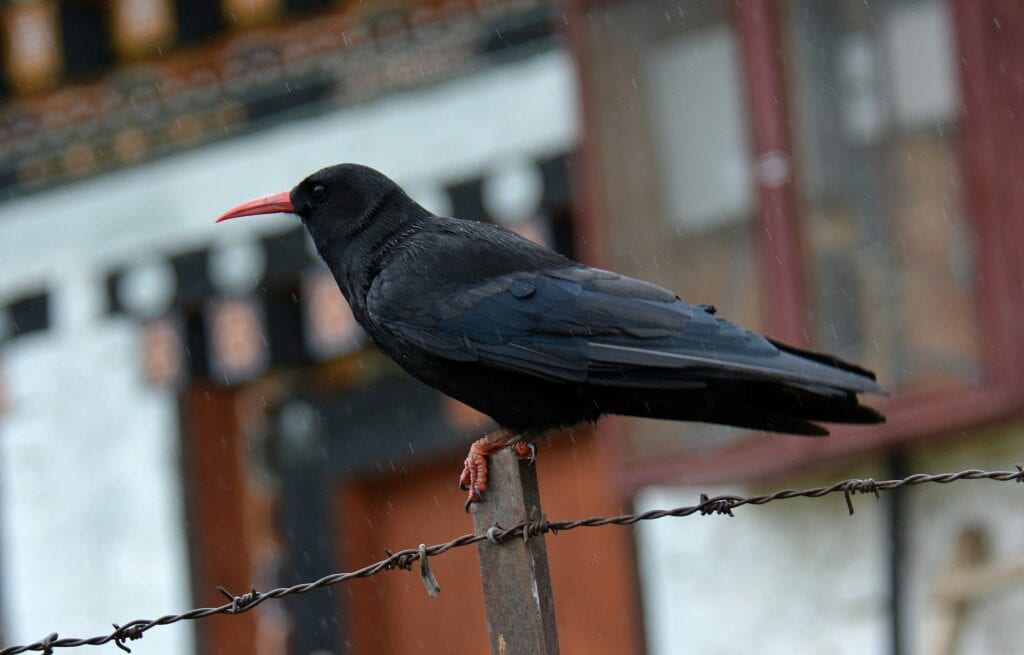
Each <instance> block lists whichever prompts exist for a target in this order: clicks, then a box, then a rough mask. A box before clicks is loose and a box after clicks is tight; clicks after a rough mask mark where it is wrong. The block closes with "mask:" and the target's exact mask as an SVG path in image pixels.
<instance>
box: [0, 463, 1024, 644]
mask: <svg viewBox="0 0 1024 655" xmlns="http://www.w3.org/2000/svg"><path fill="white" fill-rule="evenodd" d="M960 480H991V481H994V482H1024V468H1022V467H1021V465H1020V464H1018V465H1017V466H1016V470H1015V471H985V470H982V469H968V470H965V471H960V472H958V473H939V474H935V475H927V474H924V473H915V474H913V475H908V476H907V477H905V478H902V479H898V480H874V479H871V478H852V479H848V480H841V481H839V482H835V483H833V484H830V485H825V486H821V487H814V488H810V489H782V490H780V491H775V492H773V493H770V494H763V495H759V496H733V495H723V496H714V497H708V496H707V495H705V494H701V496H700V502H699V503H698V504H696V505H685V506H682V507H674V508H671V509H652V510H647V511H646V512H640V513H636V514H620V515H618V516H591V517H587V518H582V519H575V520H562V521H548V520H547V519H545V518H543V517H542V518H540V519H537V520H534V521H524V522H522V523H519V524H517V525H514V526H512V527H509V528H502V527H500V526H493V527H491V528H489V529H488V530H487V531H486V532H484V533H482V534H473V533H469V534H464V535H462V536H459V537H456V538H454V539H452V540H451V541H448V542H445V543H441V544H435V545H433V546H426V547H424V546H423V545H420V546H419V547H418V548H407V549H405V550H400V551H397V552H392V551H391V550H389V549H385V553H386V554H387V557H385V558H384V559H382V560H379V561H377V562H374V563H372V564H368V565H366V566H364V567H363V568H361V569H356V570H355V571H348V572H343V573H332V574H330V575H325V576H324V577H322V578H320V579H319V580H314V581H312V582H304V583H300V584H296V585H292V586H290V587H278V588H276V589H271V590H270V591H257V590H256V588H255V587H252V588H251V589H250V591H249V592H247V593H245V594H243V595H241V596H234V595H232V594H231V593H230V592H229V591H228V590H227V589H225V588H223V587H218V590H219V591H220V592H221V593H222V594H224V595H225V596H226V597H227V598H228V599H229V600H228V602H226V603H224V604H223V605H220V606H217V607H199V608H195V609H191V610H188V611H187V612H182V613H181V614H166V615H164V616H161V617H159V618H155V619H135V620H133V621H129V622H127V623H125V624H123V625H118V624H117V623H115V624H113V626H114V630H113V631H112V632H110V633H108V634H103V635H97V636H95V637H89V638H86V639H79V638H70V637H64V638H62V637H59V635H58V634H57V633H56V632H54V633H51V634H49V635H47V636H46V637H45V638H43V639H40V640H39V641H36V642H33V643H31V644H25V645H21V646H9V647H7V648H4V649H3V650H0V655H16V654H17V653H24V652H27V651H40V652H42V653H46V654H47V655H51V654H52V653H53V650H54V649H55V648H76V647H79V646H102V645H104V644H108V643H110V642H113V643H114V644H115V645H116V646H117V647H118V648H120V649H121V650H123V651H125V652H129V653H130V652H131V650H130V649H129V648H128V646H126V645H125V642H126V641H134V640H137V639H141V638H142V636H143V634H144V633H145V632H147V631H149V630H151V629H153V628H155V627H157V626H161V625H171V624H173V623H178V622H179V621H195V620H199V619H204V618H207V617H209V616H214V615H217V614H241V613H243V612H248V611H249V610H251V609H253V608H255V607H258V606H259V605H261V604H262V603H264V602H266V601H268V600H271V599H277V598H282V597H284V596H294V595H298V594H305V593H308V592H310V591H313V590H314V589H320V588H322V587H329V586H332V585H336V584H340V583H342V582H346V581H348V580H354V579H356V578H368V577H370V576H373V575H377V574H378V573H380V572H382V571H387V570H390V569H407V570H408V569H411V568H412V564H413V562H416V561H418V560H421V557H422V558H423V559H424V560H425V558H426V557H435V556H437V555H441V554H443V553H446V552H448V551H449V550H452V549H453V548H461V547H463V546H469V545H472V544H475V543H479V542H481V541H490V542H492V543H494V544H500V543H501V542H503V541H505V540H507V539H510V538H512V537H521V538H522V539H523V540H524V541H527V540H529V539H530V538H532V537H536V536H538V535H543V534H547V533H551V534H556V533H558V532H564V531H567V530H574V529H576V528H594V527H600V526H604V525H634V524H636V523H638V522H640V521H652V520H656V519H662V518H666V517H684V516H692V515H694V514H697V515H701V516H707V515H711V514H723V515H727V516H732V515H733V510H735V509H736V508H739V507H742V506H744V505H766V504H768V503H770V502H773V501H776V500H788V499H792V498H821V497H823V496H827V495H831V494H836V493H842V494H843V495H844V497H845V500H846V506H847V509H848V511H849V513H850V514H853V509H854V508H853V501H852V496H853V495H854V494H858V493H860V494H868V493H870V494H874V495H875V496H876V497H877V496H878V495H879V493H880V492H882V491H893V490H895V489H899V488H902V487H909V486H915V485H921V484H930V483H934V484H949V483H951V482H957V481H960ZM421 565H423V566H422V573H421V574H422V575H423V577H424V580H426V579H427V576H428V575H429V568H428V567H426V566H425V561H421ZM430 577H432V576H430ZM434 584H436V582H435V583H434ZM428 590H429V586H428Z"/></svg>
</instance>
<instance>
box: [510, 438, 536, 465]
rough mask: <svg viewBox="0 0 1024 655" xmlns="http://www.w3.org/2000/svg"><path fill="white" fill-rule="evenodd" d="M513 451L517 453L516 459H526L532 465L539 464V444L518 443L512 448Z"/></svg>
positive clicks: (530, 442) (529, 442)
mask: <svg viewBox="0 0 1024 655" xmlns="http://www.w3.org/2000/svg"><path fill="white" fill-rule="evenodd" d="M512 450H514V451H515V453H516V457H518V458H519V459H525V460H526V461H528V462H529V463H531V464H535V463H536V462H537V444H535V443H533V442H532V441H517V442H516V443H515V444H514V445H513V446H512Z"/></svg>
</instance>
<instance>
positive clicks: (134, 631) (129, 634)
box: [110, 623, 142, 653]
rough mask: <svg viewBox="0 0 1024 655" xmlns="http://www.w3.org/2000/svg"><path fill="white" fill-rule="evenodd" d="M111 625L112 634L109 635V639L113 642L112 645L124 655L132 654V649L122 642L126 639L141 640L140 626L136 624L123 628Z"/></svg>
mask: <svg viewBox="0 0 1024 655" xmlns="http://www.w3.org/2000/svg"><path fill="white" fill-rule="evenodd" d="M113 625H114V632H113V634H111V635H110V638H111V639H112V640H113V641H114V645H115V646H117V647H118V648H120V649H121V650H123V651H124V652H126V653H130V652H132V649H131V648H128V647H127V646H125V644H124V642H125V640H126V639H128V640H130V641H135V640H136V639H142V626H141V625H139V624H137V623H136V624H134V625H132V624H129V625H126V626H124V627H123V628H122V627H121V626H119V625H118V624H116V623H114V624H113Z"/></svg>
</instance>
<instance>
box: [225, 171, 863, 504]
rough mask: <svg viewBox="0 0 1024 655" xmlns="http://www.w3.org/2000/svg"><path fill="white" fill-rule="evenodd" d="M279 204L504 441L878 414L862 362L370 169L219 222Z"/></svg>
mask: <svg viewBox="0 0 1024 655" xmlns="http://www.w3.org/2000/svg"><path fill="white" fill-rule="evenodd" d="M270 211H293V212H294V213H296V214H298V215H299V216H300V217H301V219H302V222H303V223H304V224H305V226H306V227H307V228H308V230H309V232H310V234H311V235H312V237H313V241H314V242H315V243H316V247H317V249H318V251H319V253H320V255H321V256H322V257H323V259H324V261H325V262H326V263H327V265H328V266H329V267H330V269H331V272H332V273H333V274H334V277H335V278H336V279H337V281H338V285H339V286H340V287H341V290H342V292H343V293H344V295H345V297H346V298H347V299H348V302H349V304H350V305H351V307H352V311H353V313H354V314H355V317H356V319H357V320H358V321H359V323H360V324H361V325H362V326H363V328H365V330H366V331H367V332H368V333H369V334H370V336H371V337H372V338H373V339H374V341H375V342H376V343H377V345H378V346H379V347H380V348H381V350H383V351H384V352H385V353H386V354H388V355H389V356H390V357H392V358H393V359H394V360H395V361H396V362H398V363H399V364H400V365H401V366H402V367H403V368H404V369H405V370H407V371H408V372H409V373H411V374H412V375H413V376H415V377H417V378H419V379H420V380H422V381H424V382H426V383H427V384H430V385H431V386H434V387H436V388H438V389H440V390H441V391H443V392H445V393H447V394H448V395H450V396H452V397H454V398H457V399H459V400H461V401H462V402H464V403H466V404H468V405H470V406H472V407H474V408H476V409H478V410H480V411H482V412H484V413H485V414H488V415H489V416H491V417H492V418H493V419H494V420H495V421H496V422H497V423H498V424H499V425H501V426H502V427H504V428H506V429H507V430H509V431H510V433H511V434H512V435H514V436H513V437H511V438H510V439H506V440H504V441H503V442H502V443H508V442H510V441H514V440H520V439H527V440H528V439H531V438H533V437H535V436H537V435H539V434H542V433H544V432H546V431H549V430H552V429H554V428H559V427H565V426H571V425H575V424H578V423H582V422H586V421H594V420H596V419H597V418H598V417H599V416H600V415H602V414H624V415H630V416H646V417H651V418H661V419H671V420H691V421H705V422H711V423H722V424H727V425H734V426H740V427H745V428H754V429H759V430H768V431H774V432H787V433H793V434H806V435H822V434H827V430H825V428H824V427H822V426H821V425H819V422H838V423H876V422H880V421H882V420H883V419H882V416H881V415H880V414H879V413H878V412H877V411H875V410H873V409H871V408H870V407H866V406H864V405H861V404H860V403H859V401H858V398H857V394H859V393H862V392H875V393H880V392H882V389H881V388H880V387H879V386H878V384H877V383H876V382H875V380H874V376H873V375H872V374H871V373H870V372H868V371H865V370H864V369H861V368H858V367H857V366H854V365H851V364H848V363H845V362H842V361H840V360H838V359H836V358H833V357H830V356H827V355H821V354H817V353H811V352H806V351H802V350H799V349H796V348H793V347H790V346H786V345H783V344H780V343H778V342H775V341H773V340H771V339H768V338H766V337H763V336H760V335H757V334H754V333H752V332H749V331H747V330H744V329H743V328H741V327H738V326H737V325H734V324H732V323H730V322H728V321H726V320H724V319H722V318H719V317H718V316H716V315H715V313H714V309H713V308H712V307H709V306H706V305H703V306H702V305H689V304H687V303H685V302H683V301H682V300H680V299H679V298H678V297H676V295H675V294H673V293H672V292H670V291H667V290H665V289H663V288H661V287H658V286H655V285H653V284H650V283H647V282H643V281H640V280H636V279H632V278H629V277H626V276H623V275H619V274H617V273H612V272H609V271H604V270H599V269H595V268H590V267H588V266H585V265H583V264H580V263H578V262H574V261H572V260H570V259H567V258H565V257H563V256H562V255H559V254H557V253H555V252H552V251H550V250H548V249H546V248H543V247H542V246H539V245H537V244H535V243H533V242H531V241H528V240H526V239H523V238H521V237H519V236H518V235H516V234H515V233H513V232H511V231H509V230H506V229H504V228H502V227H498V226H494V225H489V224H486V223H479V222H473V221H467V220H458V219H452V218H442V217H438V216H435V215H433V214H432V213H430V212H428V211H427V210H426V209H424V208H423V207H421V206H419V205H418V204H416V203H415V202H414V201H413V200H411V199H410V198H409V197H408V196H407V195H406V194H405V193H404V192H403V191H402V190H401V189H400V188H399V187H398V185H396V184H395V183H394V182H392V181H391V180H390V179H388V178H387V177H385V176H384V175H382V174H381V173H378V172H377V171H374V170H372V169H370V168H366V167H363V166H358V165H354V164H342V165H338V166H332V167H330V168H325V169H323V170H320V171H317V172H316V173H314V174H312V175H310V176H309V177H308V178H306V179H305V180H303V181H302V182H301V183H299V184H298V185H297V186H296V187H295V188H294V189H292V190H291V191H290V192H288V193H287V194H286V193H280V194H275V195H274V196H268V197H266V198H264V199H259V200H257V201H252V202H250V203H246V204H245V205H241V206H239V207H238V208H236V209H234V210H232V211H230V212H228V213H227V214H225V215H224V216H223V217H222V219H223V218H231V217H234V216H240V215H246V214H254V213H268V212H270ZM490 450H491V451H493V448H491V449H490ZM488 452H489V451H488ZM483 454H484V455H485V456H486V452H484V453H483ZM468 467H470V462H469V461H468V460H467V468H468ZM471 486H472V485H471ZM472 494H473V491H472V490H471V498H472Z"/></svg>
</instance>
